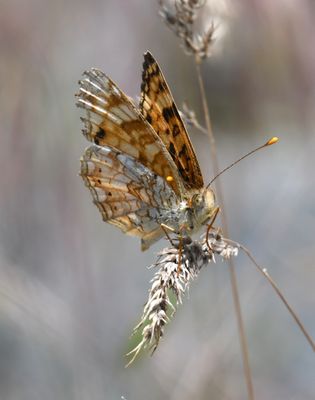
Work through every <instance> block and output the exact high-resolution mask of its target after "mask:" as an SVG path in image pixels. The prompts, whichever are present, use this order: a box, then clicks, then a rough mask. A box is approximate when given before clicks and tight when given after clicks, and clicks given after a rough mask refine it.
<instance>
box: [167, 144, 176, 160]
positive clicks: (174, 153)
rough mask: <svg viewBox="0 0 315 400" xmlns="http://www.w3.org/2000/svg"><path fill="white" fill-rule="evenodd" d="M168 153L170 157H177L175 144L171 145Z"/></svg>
mask: <svg viewBox="0 0 315 400" xmlns="http://www.w3.org/2000/svg"><path fill="white" fill-rule="evenodd" d="M168 151H169V152H170V155H171V156H172V157H173V158H174V157H176V150H175V147H174V144H173V143H172V142H171V143H170V145H169V148H168Z"/></svg>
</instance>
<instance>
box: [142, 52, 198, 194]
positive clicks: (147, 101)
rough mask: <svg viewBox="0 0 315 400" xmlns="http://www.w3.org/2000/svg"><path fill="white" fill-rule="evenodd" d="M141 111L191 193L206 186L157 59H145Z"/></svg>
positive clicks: (149, 56) (150, 56) (148, 57)
mask: <svg viewBox="0 0 315 400" xmlns="http://www.w3.org/2000/svg"><path fill="white" fill-rule="evenodd" d="M140 111H141V113H142V115H143V116H144V118H145V119H146V120H147V121H148V122H149V123H150V124H151V125H152V127H153V129H154V130H155V132H156V133H157V134H158V136H159V137H160V138H161V140H162V141H163V143H164V144H165V146H166V148H167V149H168V151H169V153H170V155H171V157H172V159H173V161H174V163H175V164H176V166H177V168H178V171H179V173H180V175H181V176H182V178H183V181H184V184H185V187H186V188H187V189H198V188H202V187H203V186H204V183H203V178H202V174H201V171H200V167H199V163H198V160H197V157H196V155H195V152H194V149H193V147H192V144H191V141H190V139H189V136H188V134H187V131H186V128H185V126H184V123H183V121H182V119H181V117H180V115H179V112H178V109H177V107H176V105H175V102H174V100H173V97H172V94H171V92H170V89H169V87H168V85H167V83H166V81H165V78H164V76H163V74H162V71H161V70H160V68H159V66H158V64H157V62H156V61H155V60H154V58H153V56H152V55H151V54H150V53H149V52H147V53H146V54H145V55H144V63H143V73H142V85H141V100H140Z"/></svg>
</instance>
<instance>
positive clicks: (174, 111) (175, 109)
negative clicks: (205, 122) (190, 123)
mask: <svg viewBox="0 0 315 400" xmlns="http://www.w3.org/2000/svg"><path fill="white" fill-rule="evenodd" d="M171 108H172V111H173V113H174V115H175V116H176V118H177V119H179V120H181V118H180V115H179V112H178V110H177V107H176V105H175V103H174V102H173V103H172V107H171Z"/></svg>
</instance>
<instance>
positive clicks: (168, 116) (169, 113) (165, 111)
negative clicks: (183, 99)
mask: <svg viewBox="0 0 315 400" xmlns="http://www.w3.org/2000/svg"><path fill="white" fill-rule="evenodd" d="M162 114H163V117H164V119H165V121H166V122H169V120H170V119H171V118H172V115H173V112H172V108H171V107H164V108H163V111H162Z"/></svg>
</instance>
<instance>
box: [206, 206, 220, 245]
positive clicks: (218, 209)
mask: <svg viewBox="0 0 315 400" xmlns="http://www.w3.org/2000/svg"><path fill="white" fill-rule="evenodd" d="M219 211H220V207H217V208H215V210H214V212H213V214H212V218H211V220H210V222H209V225H208V227H207V233H206V243H207V246H208V249H209V250H210V251H212V249H211V246H210V244H209V234H210V230H211V229H212V228H213V224H214V221H215V220H216V218H217V216H218V214H219Z"/></svg>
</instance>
